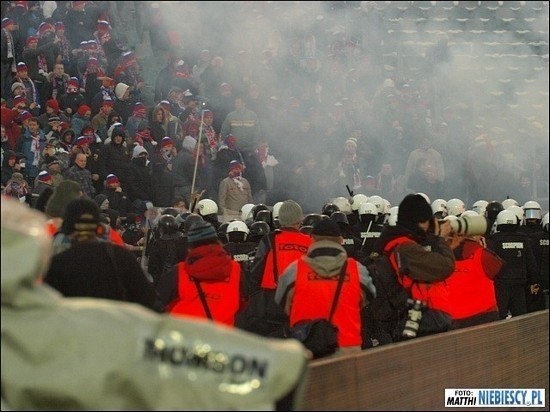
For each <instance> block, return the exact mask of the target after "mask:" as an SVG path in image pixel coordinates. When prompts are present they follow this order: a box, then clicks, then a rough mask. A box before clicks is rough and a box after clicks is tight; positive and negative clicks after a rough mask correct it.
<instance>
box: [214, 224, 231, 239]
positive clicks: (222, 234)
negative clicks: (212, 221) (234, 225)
mask: <svg viewBox="0 0 550 412" xmlns="http://www.w3.org/2000/svg"><path fill="white" fill-rule="evenodd" d="M227 226H229V222H223V223H222V224H221V225H220V227H219V228H218V232H217V233H218V240H219V241H220V242H222V243H226V242H227V236H226V235H225V234H226V233H227Z"/></svg>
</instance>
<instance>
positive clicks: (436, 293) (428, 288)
mask: <svg viewBox="0 0 550 412" xmlns="http://www.w3.org/2000/svg"><path fill="white" fill-rule="evenodd" d="M405 243H416V242H415V241H414V240H412V239H410V238H408V237H407V236H400V237H397V238H395V239H392V240H391V241H389V242H388V243H387V244H386V246H385V247H384V252H386V253H389V252H390V251H392V253H389V258H390V262H391V265H392V267H393V270H394V271H395V273H397V274H398V275H399V276H397V280H398V281H399V283H400V284H401V285H402V286H403V287H404V288H406V289H407V290H409V292H410V293H411V297H412V299H414V300H417V299H419V300H421V301H423V302H424V304H426V305H427V307H428V308H430V309H437V310H442V311H444V312H447V313H449V311H450V301H449V290H448V289H447V282H446V281H445V280H442V281H438V282H419V281H417V280H414V279H412V278H411V277H409V276H408V275H406V274H401V273H400V272H399V265H398V263H397V257H396V254H395V253H394V252H396V250H395V249H396V248H397V247H399V246H400V245H403V244H405Z"/></svg>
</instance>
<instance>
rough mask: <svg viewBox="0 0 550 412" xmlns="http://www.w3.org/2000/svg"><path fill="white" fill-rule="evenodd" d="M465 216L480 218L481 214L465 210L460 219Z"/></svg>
mask: <svg viewBox="0 0 550 412" xmlns="http://www.w3.org/2000/svg"><path fill="white" fill-rule="evenodd" d="M464 216H479V213H477V212H476V211H475V210H465V211H464V212H462V214H461V215H460V217H464Z"/></svg>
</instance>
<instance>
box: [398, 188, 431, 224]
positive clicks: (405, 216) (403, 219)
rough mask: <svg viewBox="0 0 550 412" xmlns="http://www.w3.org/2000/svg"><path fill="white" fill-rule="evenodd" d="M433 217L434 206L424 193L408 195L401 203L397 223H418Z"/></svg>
mask: <svg viewBox="0 0 550 412" xmlns="http://www.w3.org/2000/svg"><path fill="white" fill-rule="evenodd" d="M432 218H433V212H432V207H431V206H430V205H429V204H428V202H427V201H426V199H424V197H423V196H422V195H412V194H411V195H407V196H405V198H404V199H403V200H402V201H401V203H400V204H399V209H398V212H397V224H399V225H402V226H411V225H416V224H417V223H420V222H425V221H427V220H431V219H432Z"/></svg>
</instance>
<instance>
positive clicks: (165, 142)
mask: <svg viewBox="0 0 550 412" xmlns="http://www.w3.org/2000/svg"><path fill="white" fill-rule="evenodd" d="M173 144H174V142H173V141H172V139H171V138H170V137H168V136H165V137H163V138H162V140H161V141H160V148H161V149H162V148H164V147H166V146H168V145H173Z"/></svg>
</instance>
